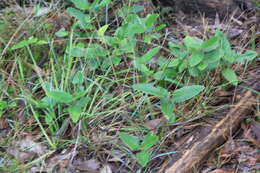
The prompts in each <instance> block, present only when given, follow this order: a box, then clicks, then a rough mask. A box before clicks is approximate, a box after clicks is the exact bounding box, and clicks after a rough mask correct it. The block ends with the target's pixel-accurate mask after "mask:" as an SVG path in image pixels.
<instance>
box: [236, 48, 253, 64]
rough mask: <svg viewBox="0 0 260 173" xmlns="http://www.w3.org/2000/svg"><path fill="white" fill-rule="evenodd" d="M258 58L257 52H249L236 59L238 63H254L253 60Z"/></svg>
mask: <svg viewBox="0 0 260 173" xmlns="http://www.w3.org/2000/svg"><path fill="white" fill-rule="evenodd" d="M256 57H257V53H256V51H253V50H247V51H246V52H245V53H243V54H241V55H239V56H238V57H237V58H236V60H235V61H236V62H243V61H244V60H247V61H252V60H253V59H255V58H256Z"/></svg>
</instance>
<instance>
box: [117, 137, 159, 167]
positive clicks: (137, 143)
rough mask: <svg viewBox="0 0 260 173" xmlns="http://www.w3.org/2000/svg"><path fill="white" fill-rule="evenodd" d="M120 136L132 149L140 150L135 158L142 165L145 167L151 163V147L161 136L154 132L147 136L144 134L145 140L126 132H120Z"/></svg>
mask: <svg viewBox="0 0 260 173" xmlns="http://www.w3.org/2000/svg"><path fill="white" fill-rule="evenodd" d="M119 138H120V139H121V141H122V142H123V143H124V144H125V145H126V146H128V147H129V148H130V149H131V150H132V151H138V152H137V153H136V154H135V156H134V158H135V159H136V160H137V162H138V163H139V164H140V165H141V166H142V167H145V166H146V165H147V164H148V163H149V161H150V159H151V152H150V151H149V149H151V147H152V146H153V145H155V144H156V143H157V142H158V140H159V138H158V137H157V136H155V135H153V133H148V134H147V135H146V136H144V138H143V140H141V139H140V138H139V137H137V136H133V135H130V134H128V133H125V132H120V133H119Z"/></svg>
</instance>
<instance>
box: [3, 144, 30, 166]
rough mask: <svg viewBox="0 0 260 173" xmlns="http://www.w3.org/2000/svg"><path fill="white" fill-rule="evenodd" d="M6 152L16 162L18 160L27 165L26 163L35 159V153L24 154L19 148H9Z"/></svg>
mask: <svg viewBox="0 0 260 173" xmlns="http://www.w3.org/2000/svg"><path fill="white" fill-rule="evenodd" d="M6 152H7V154H9V155H10V156H12V157H14V158H15V159H16V160H18V161H19V162H21V163H25V162H27V161H29V160H31V159H33V157H35V153H31V152H22V151H19V150H18V149H17V148H14V147H10V148H8V149H7V151H6Z"/></svg>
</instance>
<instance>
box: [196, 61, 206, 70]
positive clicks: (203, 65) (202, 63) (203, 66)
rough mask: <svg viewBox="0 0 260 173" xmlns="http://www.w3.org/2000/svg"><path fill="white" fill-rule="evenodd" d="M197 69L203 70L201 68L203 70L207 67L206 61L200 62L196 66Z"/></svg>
mask: <svg viewBox="0 0 260 173" xmlns="http://www.w3.org/2000/svg"><path fill="white" fill-rule="evenodd" d="M197 67H198V69H199V70H200V71H203V70H205V69H206V68H207V67H208V63H206V62H204V61H203V62H201V63H200V64H199V65H198V66H197Z"/></svg>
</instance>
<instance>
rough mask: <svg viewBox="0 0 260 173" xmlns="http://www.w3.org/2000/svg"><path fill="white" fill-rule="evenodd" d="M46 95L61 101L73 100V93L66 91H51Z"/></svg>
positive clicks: (68, 101)
mask: <svg viewBox="0 0 260 173" xmlns="http://www.w3.org/2000/svg"><path fill="white" fill-rule="evenodd" d="M46 95H47V96H48V97H50V98H52V99H53V100H55V101H57V102H60V103H70V102H72V100H73V97H72V95H71V94H69V93H67V92H65V91H58V90H57V91H50V92H47V93H46Z"/></svg>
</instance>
